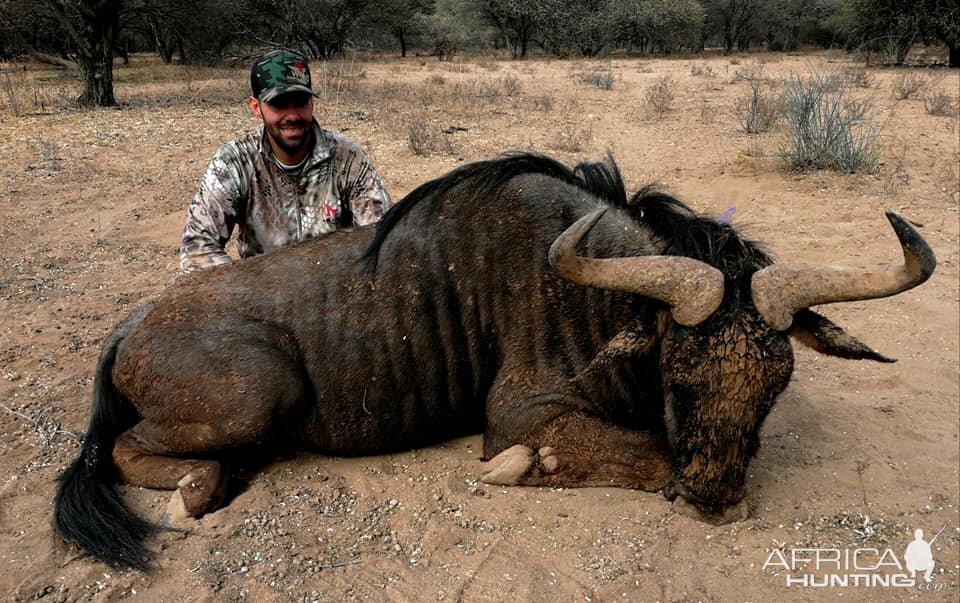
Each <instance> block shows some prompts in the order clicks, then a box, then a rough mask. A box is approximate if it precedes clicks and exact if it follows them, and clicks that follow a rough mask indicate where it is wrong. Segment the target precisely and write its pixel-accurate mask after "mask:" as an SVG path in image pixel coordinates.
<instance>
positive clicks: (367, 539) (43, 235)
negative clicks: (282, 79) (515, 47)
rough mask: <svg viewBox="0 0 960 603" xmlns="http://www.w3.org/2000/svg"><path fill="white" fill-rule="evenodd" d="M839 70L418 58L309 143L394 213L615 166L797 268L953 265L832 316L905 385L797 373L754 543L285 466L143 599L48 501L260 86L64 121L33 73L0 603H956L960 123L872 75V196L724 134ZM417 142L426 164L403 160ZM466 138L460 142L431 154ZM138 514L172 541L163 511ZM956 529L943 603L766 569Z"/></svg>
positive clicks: (360, 87) (472, 480) (414, 483)
mask: <svg viewBox="0 0 960 603" xmlns="http://www.w3.org/2000/svg"><path fill="white" fill-rule="evenodd" d="M595 67H602V68H606V69H609V70H610V71H611V73H612V74H613V75H614V76H615V81H614V86H613V88H612V89H611V90H602V89H599V88H596V87H591V86H589V85H588V84H585V83H583V82H582V81H580V79H579V78H578V77H577V74H578V73H580V72H582V71H584V70H589V69H592V68H595ZM692 67H701V68H702V67H709V71H710V72H712V73H709V72H708V73H705V74H701V75H695V74H694V73H692ZM850 67H856V65H855V64H853V63H850V62H848V59H847V58H845V57H843V56H842V55H832V56H826V55H817V56H787V57H782V56H781V57H753V58H750V57H740V58H738V59H731V58H727V57H713V58H707V59H706V60H704V59H703V58H698V59H693V60H669V61H668V60H635V59H614V60H612V61H610V60H607V61H603V62H596V63H587V62H582V63H570V62H554V61H534V60H531V61H526V62H508V61H503V62H496V61H493V60H491V59H480V60H473V59H467V60H464V61H458V62H454V63H452V64H438V63H437V62H436V61H435V60H433V59H431V60H429V61H426V60H421V59H416V58H410V59H408V60H406V61H402V62H401V61H398V60H380V61H349V62H348V63H346V64H345V65H343V66H342V68H341V69H340V70H339V71H336V72H332V73H328V74H327V76H326V77H324V78H323V82H324V95H323V99H322V100H321V101H320V102H318V109H317V114H318V117H319V118H320V120H321V122H322V123H323V124H324V125H325V126H327V127H329V128H331V129H334V130H338V131H341V132H344V133H345V134H346V135H348V136H350V137H352V138H354V139H355V140H357V141H358V142H360V143H361V144H362V145H364V146H365V147H367V148H368V149H369V150H370V151H371V153H372V154H373V156H374V157H375V159H376V162H377V164H378V166H379V167H380V170H381V173H382V174H383V175H384V178H385V180H386V182H387V184H388V186H389V188H390V190H391V191H392V193H393V194H394V196H395V197H400V196H402V195H403V194H405V193H406V192H408V191H410V190H411V189H413V188H414V187H415V186H416V185H418V184H419V183H421V182H423V181H425V180H426V179H428V178H431V177H435V176H438V175H440V174H442V173H444V172H445V171H447V170H449V169H451V168H453V167H455V166H456V165H459V164H460V163H462V162H463V161H470V160H474V159H481V158H487V157H490V156H493V155H496V154H498V153H500V152H503V151H508V150H514V149H533V150H538V151H543V152H548V153H552V154H554V155H556V156H557V157H559V158H560V159H562V160H564V161H566V162H568V163H574V162H576V161H578V160H581V159H593V160H595V159H599V158H600V157H602V155H603V154H604V153H605V152H606V151H607V150H610V151H612V152H613V153H614V155H615V156H616V157H617V159H618V161H619V163H620V165H621V168H622V170H623V172H624V175H625V177H626V179H627V182H628V185H629V187H630V189H631V190H635V189H636V188H637V187H638V186H640V185H641V184H642V183H645V182H649V181H651V180H658V181H660V182H662V183H663V184H665V185H667V187H668V188H669V190H670V191H671V192H673V193H674V194H676V195H678V196H680V197H682V198H684V199H686V200H687V201H688V202H689V203H690V204H691V205H692V206H694V207H695V208H696V209H698V210H699V211H702V212H705V213H707V214H712V215H719V214H720V213H721V212H723V211H724V210H726V209H727V208H728V207H731V206H735V207H736V213H735V215H734V218H733V221H734V224H735V225H738V226H741V227H742V228H743V229H745V230H746V232H747V233H748V234H750V235H751V236H753V237H754V238H758V239H761V240H764V241H766V242H767V243H768V244H769V246H770V248H771V249H772V250H773V251H774V253H775V254H776V255H777V256H778V257H779V258H781V259H790V260H801V261H807V262H819V263H824V262H829V263H845V264H851V265H855V266H863V265H870V264H875V263H885V262H895V261H898V256H899V248H898V245H897V243H896V240H895V238H894V236H893V234H892V232H891V230H890V228H889V226H888V225H887V223H886V221H885V220H884V218H883V210H884V209H887V208H892V209H895V210H897V211H900V212H902V213H903V214H904V215H906V216H907V217H909V218H910V219H911V220H913V221H915V222H916V223H918V224H921V225H922V227H921V228H920V231H921V232H922V234H923V235H924V236H925V237H926V238H927V240H928V241H929V242H930V244H931V245H932V246H933V248H934V250H935V251H936V253H937V256H938V259H939V267H938V269H937V272H936V274H935V275H934V276H933V278H932V279H931V280H930V281H929V282H928V283H927V284H925V285H924V286H922V287H920V288H918V289H915V290H912V291H910V292H908V293H905V294H902V295H900V296H897V297H894V298H891V299H885V300H875V301H869V302H861V303H849V304H843V305H837V306H830V307H826V308H821V310H822V311H823V312H824V313H825V314H827V315H828V316H829V317H830V318H831V319H833V320H835V321H837V322H838V323H840V324H842V325H843V326H844V327H846V328H847V329H848V330H849V332H851V333H852V334H854V335H856V336H858V337H860V338H861V339H863V340H864V341H866V342H867V343H868V344H870V345H872V346H874V347H875V348H877V349H878V350H880V351H881V352H883V353H885V354H887V355H891V356H894V357H896V358H898V359H899V362H898V363H896V364H892V365H881V364H876V363H868V362H851V361H843V360H838V359H834V358H827V357H823V356H820V355H817V354H816V353H814V352H812V351H810V350H808V349H804V348H800V347H799V346H798V347H797V367H796V372H795V374H794V377H793V381H792V383H791V384H790V386H789V387H788V389H787V390H786V392H785V393H784V394H783V395H782V396H781V398H780V401H779V403H778V405H777V407H776V408H775V409H774V411H773V412H772V414H771V415H770V417H769V419H768V420H767V422H766V424H765V425H764V428H763V431H762V447H761V450H760V453H759V455H758V456H757V458H756V459H755V460H754V462H753V463H752V465H751V469H750V477H749V480H748V484H747V487H748V492H749V494H748V501H749V504H750V506H751V509H752V510H751V513H750V517H749V518H748V519H747V520H745V521H743V522H740V523H736V524H733V525H728V526H724V527H711V526H707V525H703V524H700V523H696V522H694V521H692V520H690V519H687V518H685V517H682V516H679V515H676V514H675V513H674V512H673V511H672V510H671V508H670V505H669V504H668V502H667V501H665V500H664V499H663V498H662V497H661V496H660V495H657V494H647V493H642V492H633V491H628V490H619V489H606V488H589V489H579V490H551V489H535V488H501V487H491V486H487V485H483V484H478V483H477V481H476V479H477V477H478V462H479V457H480V450H481V441H480V437H479V436H473V437H468V438H464V439H460V440H456V441H452V442H447V443H445V444H440V445H437V446H434V447H430V448H427V449H423V450H415V451H410V452H404V453H401V454H392V455H387V456H380V457H368V458H358V459H346V460H345V459H338V458H328V457H323V456H310V455H301V456H296V457H295V458H288V459H280V460H277V461H275V462H273V463H272V464H269V465H268V466H266V467H265V468H263V469H261V470H260V471H257V472H251V473H250V475H249V485H248V486H247V487H246V489H245V490H244V491H243V492H242V493H241V494H239V496H237V497H236V498H235V499H234V500H233V501H232V502H231V503H230V504H229V505H228V506H227V507H226V508H224V509H222V510H219V511H217V512H215V513H211V514H209V515H207V516H206V517H204V518H202V519H201V520H199V521H196V522H195V523H193V524H191V526H190V527H191V531H190V533H189V534H187V535H174V534H166V535H162V536H161V537H159V538H157V539H156V540H155V541H153V542H152V543H151V546H152V548H153V550H155V551H156V555H155V561H156V566H157V568H156V570H155V571H154V572H152V573H149V574H141V573H136V572H118V571H115V570H113V569H111V568H109V567H106V566H104V565H102V564H100V563H96V562H93V561H92V560H91V559H90V558H88V557H85V556H83V555H80V554H78V552H77V551H76V550H75V549H73V548H71V547H68V546H64V545H62V544H61V543H58V542H57V541H56V539H55V538H54V537H53V536H52V534H51V529H50V514H51V499H52V495H53V492H54V486H55V478H56V477H57V475H58V474H59V473H60V471H61V470H62V469H63V468H64V467H65V465H66V464H67V463H68V462H69V461H70V460H71V459H72V458H73V457H74V456H75V454H76V453H77V450H78V444H79V441H78V440H79V438H78V436H79V434H82V432H83V431H84V429H85V426H86V421H87V418H88V414H89V408H90V401H89V394H90V389H91V377H92V374H93V369H94V366H95V363H96V359H97V356H98V354H99V350H100V346H101V343H102V341H103V340H104V337H105V335H106V334H107V333H108V332H109V331H110V329H112V327H113V326H114V325H115V324H116V323H117V322H118V320H119V319H120V318H121V317H123V316H125V315H126V314H127V313H129V312H130V311H131V310H132V309H133V308H134V307H136V306H137V305H139V304H141V303H142V302H144V301H146V300H149V299H151V298H154V297H155V296H157V295H158V294H159V292H161V291H162V290H163V289H164V287H165V286H166V285H167V284H168V283H169V282H170V280H171V279H172V277H173V275H174V273H175V270H176V266H177V248H178V244H179V237H180V231H181V228H182V223H183V219H184V208H185V206H186V203H187V201H188V200H189V198H190V196H191V195H192V193H193V191H194V189H195V187H196V185H197V182H198V179H199V176H200V174H201V173H202V171H203V169H204V166H205V164H206V161H207V159H208V158H209V157H210V155H211V154H212V153H213V151H214V150H215V149H216V147H217V146H218V145H219V144H220V143H222V142H223V141H225V140H227V139H228V138H230V137H232V136H233V135H235V134H237V133H239V132H242V131H243V130H245V129H247V128H250V127H253V126H254V122H253V121H252V120H251V118H250V117H249V115H248V113H247V111H246V108H245V106H244V104H243V102H242V101H243V98H244V97H245V90H244V82H245V77H246V74H245V72H244V70H242V69H240V70H235V71H229V70H219V71H217V70H199V71H194V72H193V73H192V74H191V75H190V77H186V76H185V75H184V73H185V72H184V71H182V70H179V68H169V67H162V66H159V65H156V64H154V63H153V62H152V61H148V60H147V59H146V58H143V57H134V60H133V63H132V65H131V66H129V67H125V68H120V69H119V70H118V74H117V94H118V97H119V100H120V101H121V102H122V103H124V104H123V106H122V107H121V108H118V109H106V110H97V111H87V112H78V111H76V110H72V109H65V108H62V107H60V106H59V105H62V104H63V103H62V101H63V98H65V96H69V94H70V93H71V91H72V90H73V89H74V88H75V85H76V84H75V82H74V81H73V80H71V79H70V78H69V77H67V76H64V75H62V74H57V73H56V72H52V71H44V70H39V69H37V68H36V67H31V70H29V71H28V72H26V73H22V72H20V73H18V74H16V78H19V79H18V80H16V81H18V82H20V84H21V86H20V93H21V94H22V102H23V104H24V107H23V108H22V109H21V110H22V111H24V112H25V113H26V114H24V115H21V116H14V115H13V114H12V113H11V112H10V111H9V107H7V109H8V110H7V111H5V112H3V113H0V156H2V157H4V161H3V163H2V164H0V218H2V219H0V252H2V259H0V337H2V340H3V345H2V349H0V404H2V405H3V406H2V407H0V534H2V538H0V598H2V599H3V600H13V599H16V600H31V599H35V598H42V599H44V600H52V601H74V600H97V601H113V600H119V599H125V598H134V599H140V600H149V601H240V600H250V601H272V600H277V601H307V600H330V601H343V600H363V601H381V600H389V601H430V600H436V601H449V600H463V601H487V600H490V601H515V600H526V601H615V600H616V601H620V600H624V601H628V600H629V601H655V600H659V601H694V600H705V601H707V600H708V601H720V600H724V601H726V600H730V601H735V600H740V601H759V600H771V599H779V600H790V601H794V600H797V601H806V600H827V599H829V600H836V599H838V598H840V599H841V600H856V601H880V600H922V601H926V600H931V601H933V600H938V601H939V600H948V601H955V600H957V597H958V596H960V594H958V593H960V591H958V588H960V584H958V582H960V570H958V567H960V565H958V563H960V555H958V551H960V516H958V502H960V494H958V488H960V486H958V479H960V475H958V470H960V460H958V431H960V417H958V398H960V385H958V342H960V335H958V329H960V327H958V230H960V228H958V226H960V223H958V205H960V175H958V162H960V143H958V135H960V133H958V125H957V122H958V120H957V117H956V116H952V117H950V116H947V117H942V116H933V115H929V114H927V112H926V111H925V110H924V103H923V101H922V100H916V99H908V100H902V101H897V100H894V98H893V96H892V94H891V85H892V82H893V80H894V79H895V78H896V77H897V76H898V75H899V74H900V73H901V72H899V71H892V70H871V71H870V72H869V73H871V74H872V75H873V77H874V82H873V86H872V87H871V88H863V89H856V91H855V93H856V94H857V95H859V96H863V97H870V98H872V99H873V100H874V111H875V112H874V114H873V115H874V118H875V119H876V121H877V123H880V124H882V125H883V134H882V148H883V165H882V168H881V170H880V172H879V173H878V174H876V175H846V174H836V173H826V172H823V173H806V174H799V173H793V172H790V171H789V170H786V169H784V168H783V167H782V164H781V163H780V160H779V159H777V158H776V157H774V156H773V154H774V152H775V150H776V148H777V147H778V144H779V143H778V140H779V139H780V138H779V137H780V136H781V133H780V132H779V131H774V132H772V133H769V134H761V135H747V134H745V133H744V132H743V130H742V129H741V128H740V127H739V126H738V124H737V121H736V119H735V118H734V116H733V115H732V113H731V108H732V107H733V104H734V99H735V98H737V97H740V96H743V95H744V94H745V93H746V92H747V90H748V84H747V83H746V81H745V80H744V79H743V78H742V77H738V73H739V74H740V75H741V76H742V75H744V74H747V75H749V73H752V72H753V70H761V71H762V72H763V73H765V74H766V76H767V77H774V78H781V79H782V78H786V77H789V76H790V74H800V73H806V72H808V71H809V70H810V69H813V68H816V69H824V70H830V69H833V70H843V69H847V68H850ZM663 75H670V76H672V78H673V82H674V84H673V90H674V91H675V93H676V98H675V100H674V106H673V109H672V110H671V111H669V112H667V113H666V114H665V115H663V117H662V118H660V119H658V118H657V117H656V116H655V115H653V114H652V113H651V112H650V111H648V108H647V103H646V102H645V100H644V92H645V90H646V89H647V87H649V86H650V85H651V84H653V83H654V82H655V81H656V80H657V79H658V78H659V77H661V76H663ZM958 78H960V74H958V73H957V72H956V71H953V72H952V73H948V74H946V75H945V76H944V79H942V80H941V81H939V82H937V83H936V84H935V85H936V86H938V87H939V89H940V90H941V91H945V92H947V93H950V94H953V95H956V93H957V91H958V89H960V81H958ZM484 85H485V86H487V92H486V93H483V92H482V90H481V88H482V87H483V86H484ZM498 86H499V88H497V87H498ZM495 88H497V90H499V91H500V92H499V94H496V93H494V92H495V90H494V89H495ZM470 90H473V91H474V92H469V91H470ZM465 91H466V92H465ZM506 92H509V94H506ZM478 94H479V95H480V96H479V97H478V96H477V95H478ZM484 94H486V96H484ZM471 99H472V100H471ZM40 105H42V106H40ZM417 123H419V124H420V126H419V127H421V128H426V130H427V131H428V132H427V133H428V134H430V136H432V137H433V138H432V139H431V140H432V142H433V143H434V144H435V146H436V148H437V153H435V154H433V155H428V156H418V155H415V154H414V153H413V152H412V151H411V149H410V146H409V143H408V130H409V127H410V125H411V124H417ZM449 128H462V129H457V130H452V133H450V134H443V133H442V131H441V130H443V129H449ZM578 146H579V147H580V148H579V149H578V148H577V147H578ZM123 491H124V496H125V497H126V499H127V500H128V501H129V502H130V504H131V505H133V506H134V507H135V508H137V509H138V510H139V511H140V512H141V513H143V514H144V515H145V516H147V517H150V518H152V519H154V520H156V519H159V517H160V515H161V513H162V511H163V509H164V507H165V504H166V500H167V498H168V493H165V492H159V491H150V490H142V489H137V488H124V490H123ZM943 527H945V529H944V530H943V533H942V534H941V536H940V537H939V539H938V540H937V541H936V542H935V543H934V546H933V555H934V558H935V560H936V562H937V568H936V571H935V575H934V580H933V582H932V584H933V585H934V586H935V587H936V588H938V589H939V590H933V591H928V590H921V589H918V588H893V587H881V586H874V587H848V588H840V587H830V588H821V589H816V588H803V587H799V586H789V587H788V586H787V584H786V576H785V573H786V572H784V571H782V568H774V567H768V568H767V569H766V570H764V569H763V565H764V563H765V561H767V559H768V557H769V556H770V555H771V552H772V551H774V550H775V549H779V550H780V551H782V552H783V553H784V554H785V555H787V558H789V555H790V552H791V550H793V549H798V548H804V547H806V548H817V547H820V548H838V549H841V550H844V551H846V550H849V551H851V554H852V551H853V550H854V549H857V548H874V549H879V550H881V551H883V550H884V549H886V548H888V547H889V548H890V549H891V550H892V551H893V552H894V553H895V554H896V555H897V557H898V558H899V559H900V560H901V562H902V560H903V552H904V550H905V548H906V545H907V544H908V542H909V541H910V540H911V539H912V534H913V530H914V529H915V528H922V529H923V530H924V531H925V532H926V533H927V538H929V537H930V536H931V535H932V534H934V533H936V532H937V531H938V530H940V529H941V528H943ZM800 573H802V572H800Z"/></svg>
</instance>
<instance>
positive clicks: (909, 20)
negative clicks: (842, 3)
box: [850, 0, 960, 67]
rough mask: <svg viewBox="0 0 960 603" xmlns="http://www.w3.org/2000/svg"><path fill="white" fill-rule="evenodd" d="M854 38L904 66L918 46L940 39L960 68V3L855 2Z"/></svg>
mask: <svg viewBox="0 0 960 603" xmlns="http://www.w3.org/2000/svg"><path fill="white" fill-rule="evenodd" d="M850 14H851V22H852V28H853V38H854V40H856V42H857V43H858V44H859V45H860V46H861V47H862V48H866V49H868V50H875V51H878V52H881V53H883V54H884V55H885V57H886V60H887V62H890V63H894V64H896V65H902V64H903V62H904V60H905V59H906V56H907V52H908V51H909V50H910V48H911V47H912V46H913V45H914V44H918V43H921V42H928V41H932V40H940V41H941V42H943V43H944V44H946V46H947V48H948V49H949V52H950V65H951V66H952V67H958V66H960V3H958V2H957V1H956V0H851V2H850Z"/></svg>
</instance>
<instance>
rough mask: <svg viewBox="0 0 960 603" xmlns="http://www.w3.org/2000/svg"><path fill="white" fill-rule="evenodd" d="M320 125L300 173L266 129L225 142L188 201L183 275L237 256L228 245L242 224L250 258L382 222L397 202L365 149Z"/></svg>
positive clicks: (240, 240) (243, 252) (243, 251)
mask: <svg viewBox="0 0 960 603" xmlns="http://www.w3.org/2000/svg"><path fill="white" fill-rule="evenodd" d="M313 128H314V140H315V141H316V144H314V147H313V151H312V152H311V154H310V155H308V156H307V159H306V162H305V163H304V164H303V166H302V168H301V170H300V172H299V175H298V176H296V177H293V176H290V175H289V174H288V173H287V172H285V171H284V170H283V169H282V168H280V166H279V165H277V163H276V160H275V159H274V155H273V149H271V147H270V143H269V141H268V140H265V139H264V133H263V131H262V130H255V131H252V132H248V133H246V134H244V135H243V136H241V137H240V138H238V139H236V140H234V141H232V142H228V143H227V144H225V145H223V146H222V147H220V149H219V150H218V151H217V152H216V154H215V155H214V156H213V159H211V160H210V164H209V165H208V166H207V171H206V173H204V175H203V179H202V180H201V181H200V190H199V191H198V192H197V194H196V195H195V196H194V197H193V200H192V201H191V202H190V205H189V207H188V208H187V225H186V228H184V231H183V241H182V243H181V245H180V272H179V274H181V275H182V274H186V273H190V272H194V271H197V270H202V269H204V268H210V267H212V266H217V265H219V264H225V263H228V262H230V261H231V260H230V256H228V255H227V253H226V251H224V246H225V245H226V243H227V240H229V239H230V235H231V234H232V232H233V228H234V226H238V227H239V233H238V236H237V247H238V250H239V252H240V256H241V257H249V256H252V255H257V254H259V253H264V252H266V251H272V250H274V249H277V248H280V247H283V246H285V245H289V244H291V243H295V242H298V241H303V240H305V239H311V238H313V237H316V236H319V235H322V234H326V233H329V232H333V231H334V230H336V229H337V228H338V227H342V226H352V225H358V226H359V225H363V224H370V223H373V222H376V221H377V220H379V219H380V217H381V216H382V215H383V213H384V212H385V211H386V210H388V209H389V208H390V207H391V205H393V202H392V201H391V200H390V195H389V194H388V193H387V191H386V189H384V187H383V183H382V182H381V180H380V176H379V175H378V174H377V172H376V170H375V169H374V167H373V164H372V163H371V161H370V157H369V156H368V155H367V154H366V152H364V150H363V149H361V148H360V147H359V146H358V145H357V144H356V143H354V142H352V141H350V140H348V139H346V138H343V137H341V136H338V135H336V134H334V133H332V132H328V131H326V130H324V129H322V128H321V127H320V126H319V125H318V124H317V123H316V122H314V125H313Z"/></svg>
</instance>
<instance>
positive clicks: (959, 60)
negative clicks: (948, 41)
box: [947, 46, 960, 67]
mask: <svg viewBox="0 0 960 603" xmlns="http://www.w3.org/2000/svg"><path fill="white" fill-rule="evenodd" d="M947 48H949V49H950V59H949V62H948V63H947V64H948V65H950V66H951V67H960V46H947Z"/></svg>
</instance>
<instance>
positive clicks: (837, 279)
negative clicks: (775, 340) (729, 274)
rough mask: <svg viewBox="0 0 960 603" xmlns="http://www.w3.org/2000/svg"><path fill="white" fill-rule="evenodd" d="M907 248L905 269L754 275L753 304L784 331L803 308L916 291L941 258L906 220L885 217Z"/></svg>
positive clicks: (778, 268) (777, 269)
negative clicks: (914, 289) (909, 290)
mask: <svg viewBox="0 0 960 603" xmlns="http://www.w3.org/2000/svg"><path fill="white" fill-rule="evenodd" d="M887 219H888V220H890V224H891V226H893V230H894V231H895V232H896V233H897V238H898V239H900V245H901V246H902V247H903V260H904V263H903V265H902V266H879V267H876V268H866V269H858V268H847V267H843V266H823V267H821V266H790V265H784V264H774V265H772V266H768V267H766V268H764V269H763V270H759V271H757V272H756V273H755V274H754V275H753V281H752V286H753V303H754V305H755V306H756V307H757V310H758V311H759V312H760V315H761V316H763V319H764V320H765V321H766V322H767V324H769V325H770V326H771V327H773V328H774V329H776V330H778V331H785V330H787V329H788V328H790V325H791V324H792V323H793V315H794V314H795V313H797V312H799V311H800V310H803V309H804V308H809V307H810V306H816V305H819V304H829V303H833V302H845V301H856V300H861V299H875V298H878V297H887V296H890V295H896V294H897V293H900V292H902V291H906V290H907V289H911V288H913V287H916V286H917V285H919V284H920V283H922V282H924V281H925V280H927V279H928V278H930V275H931V274H933V270H934V268H936V267H937V258H936V257H935V256H934V255H933V250H931V249H930V246H929V245H928V244H927V242H926V241H924V240H923V237H921V236H920V233H918V232H917V231H916V230H915V229H914V228H913V227H912V226H910V225H909V224H908V223H907V221H906V220H904V219H903V218H901V217H900V216H898V215H897V214H895V213H893V212H892V211H888V212H887Z"/></svg>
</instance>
